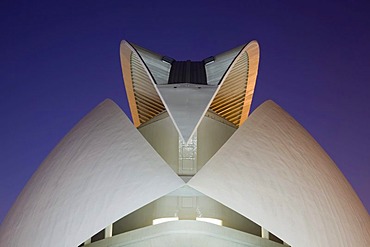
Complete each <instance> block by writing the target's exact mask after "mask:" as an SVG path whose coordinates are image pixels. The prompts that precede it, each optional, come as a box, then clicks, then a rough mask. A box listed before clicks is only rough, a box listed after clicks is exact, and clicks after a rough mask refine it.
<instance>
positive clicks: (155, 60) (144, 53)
mask: <svg viewBox="0 0 370 247" xmlns="http://www.w3.org/2000/svg"><path fill="white" fill-rule="evenodd" d="M130 44H131V45H132V47H134V48H135V50H136V51H137V53H138V54H139V55H140V57H141V58H142V59H143V61H144V63H145V65H146V66H147V67H148V70H149V73H150V74H151V75H152V76H153V79H154V82H155V84H157V85H162V84H167V83H168V79H169V76H170V70H171V63H169V62H166V61H165V60H163V56H161V55H159V54H157V53H154V52H152V51H149V50H147V49H145V48H143V47H140V46H138V45H135V44H132V43H130Z"/></svg>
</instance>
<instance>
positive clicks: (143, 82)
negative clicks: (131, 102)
mask: <svg viewBox="0 0 370 247" xmlns="http://www.w3.org/2000/svg"><path fill="white" fill-rule="evenodd" d="M130 59H131V76H132V86H133V89H134V95H135V101H136V106H137V111H138V115H139V120H140V124H143V123H145V122H147V121H149V120H150V119H152V118H154V117H155V116H157V115H158V114H160V113H161V112H163V111H165V107H164V105H163V103H162V101H161V99H160V97H159V96H158V93H157V91H156V90H155V88H154V86H153V84H152V82H151V81H150V78H149V75H148V73H147V72H146V71H145V69H144V67H143V65H142V63H141V61H140V58H139V56H138V55H137V54H136V53H134V52H133V53H132V54H131V58H130Z"/></svg>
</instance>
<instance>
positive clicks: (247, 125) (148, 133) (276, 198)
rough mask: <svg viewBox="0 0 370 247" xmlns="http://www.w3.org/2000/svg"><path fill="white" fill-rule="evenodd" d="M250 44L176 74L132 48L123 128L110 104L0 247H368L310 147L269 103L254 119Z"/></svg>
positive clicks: (86, 127) (22, 201)
mask: <svg viewBox="0 0 370 247" xmlns="http://www.w3.org/2000/svg"><path fill="white" fill-rule="evenodd" d="M259 54H260V53H259V45H258V43H257V42H256V41H252V42H250V43H248V44H246V45H242V46H239V47H236V48H234V49H232V50H229V51H227V52H224V53H220V54H218V55H214V56H211V57H208V58H205V59H204V60H202V61H190V60H188V61H177V60H175V59H173V58H171V57H167V56H163V55H159V54H157V53H154V52H152V51H149V50H147V49H144V48H142V47H140V46H137V45H135V44H132V43H129V42H127V41H122V43H121V47H120V56H121V64H122V71H123V77H124V85H125V88H126V93H127V98H128V102H129V106H130V110H131V117H132V122H131V121H130V120H129V118H128V117H127V116H126V115H125V114H124V113H123V111H122V110H121V109H120V108H119V107H118V106H117V105H116V104H115V103H114V102H112V101H111V100H109V99H108V100H105V101H104V102H102V103H100V104H99V105H98V106H97V107H96V108H95V109H93V110H92V111H91V112H90V113H88V114H87V115H86V116H85V117H84V118H83V119H82V120H81V121H80V122H79V123H78V124H77V125H76V126H75V127H74V128H73V129H72V130H71V131H70V132H69V133H68V134H67V135H66V136H65V137H64V138H63V139H62V140H61V141H60V143H59V144H58V145H57V146H56V147H55V148H54V150H53V151H52V152H51V153H50V154H49V155H48V156H47V158H46V159H45V160H44V162H43V163H42V164H41V166H40V167H39V168H38V170H37V171H36V172H35V173H34V175H33V176H32V178H31V179H30V180H29V182H28V183H27V185H26V186H25V187H24V189H23V191H22V192H21V194H20V195H19V196H18V198H17V200H16V202H15V203H14V205H13V207H12V208H11V209H10V211H9V213H8V215H7V216H6V218H5V219H4V221H3V223H2V225H1V227H0V246H1V247H78V246H89V247H121V246H122V247H123V246H130V247H142V246H152V247H157V246H180V247H182V246H202V247H203V246H230V247H239V246H240V247H242V246H248V247H252V246H253V247H279V246H293V247H328V246H334V247H340V246H343V247H349V246H354V247H369V246H370V217H369V214H368V212H367V210H366V209H365V207H364V206H363V205H362V203H361V201H360V200H359V198H358V196H357V195H356V193H355V192H354V190H353V189H352V187H351V185H350V184H349V182H348V181H347V180H346V178H345V177H344V176H343V174H342V173H341V172H340V170H339V169H338V168H337V166H336V165H335V164H334V162H333V161H332V160H331V159H330V157H329V156H328V155H327V154H326V153H325V151H324V150H323V149H322V148H321V147H320V145H319V144H318V143H317V142H316V141H315V140H314V138H313V137H312V136H311V135H310V134H309V133H308V132H307V131H306V130H305V129H304V128H303V127H302V126H301V125H300V124H299V123H298V122H296V121H295V120H294V119H293V118H292V117H291V116H290V115H289V114H288V113H287V112H285V111H284V110H283V109H282V108H280V107H279V106H278V105H277V104H275V103H274V102H272V101H267V102H265V103H263V104H262V105H260V106H259V107H258V108H257V109H256V110H255V111H254V112H253V113H252V114H250V112H249V111H250V106H251V103H252V98H253V93H254V88H255V83H256V79H257V72H258V64H259Z"/></svg>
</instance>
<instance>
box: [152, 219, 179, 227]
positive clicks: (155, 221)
mask: <svg viewBox="0 0 370 247" xmlns="http://www.w3.org/2000/svg"><path fill="white" fill-rule="evenodd" d="M175 220H179V217H166V218H158V219H154V220H153V225H157V224H160V223H164V222H168V221H175Z"/></svg>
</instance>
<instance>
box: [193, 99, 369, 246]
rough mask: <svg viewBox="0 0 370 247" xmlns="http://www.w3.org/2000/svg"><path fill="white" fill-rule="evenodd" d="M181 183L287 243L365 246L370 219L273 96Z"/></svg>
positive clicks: (329, 162)
mask: <svg viewBox="0 0 370 247" xmlns="http://www.w3.org/2000/svg"><path fill="white" fill-rule="evenodd" d="M188 185H189V186H191V187H193V188H194V189H196V190H198V191H200V192H201V193H204V194H205V195H207V196H209V197H211V198H213V199H215V200H216V201H218V202H220V203H222V204H224V205H225V206H227V207H229V208H231V209H233V210H235V211H236V212H238V213H240V214H242V215H244V216H245V217H247V218H249V219H251V220H252V221H254V222H256V223H257V224H259V225H261V226H262V227H263V228H265V229H267V230H268V231H270V232H272V233H274V234H275V235H276V236H279V237H280V238H281V239H283V240H284V241H285V242H287V243H289V244H290V245H291V246H302V247H305V246H307V247H311V246H317V247H327V246H343V247H346V246H356V247H366V246H370V219H369V215H368V213H367V211H366V209H365V208H364V206H363V205H362V203H361V201H360V200H359V198H358V197H357V195H356V193H355V192H354V191H353V189H352V187H351V186H350V184H349V183H348V181H347V180H346V179H345V177H344V176H343V175H342V173H341V172H340V170H339V169H338V168H337V167H336V165H335V164H334V162H333V161H332V160H331V159H330V157H329V156H328V155H327V154H326V153H325V151H324V150H323V149H322V148H321V147H320V145H319V144H318V143H317V142H316V141H315V140H314V139H313V138H312V137H311V136H310V134H309V133H308V132H307V131H306V130H305V129H304V128H303V127H302V126H301V125H299V123H297V122H296V121H295V120H294V119H293V118H292V117H291V116H289V115H288V114H287V113H286V112H285V111H284V110H282V109H281V108H280V107H279V106H277V105H276V104H275V103H273V102H272V101H268V102H266V103H264V104H263V105H261V106H260V107H259V108H257V109H256V110H255V111H254V112H253V114H252V115H251V116H250V117H249V118H248V120H247V121H246V123H245V124H244V125H242V126H241V127H240V128H239V129H238V130H237V131H236V132H235V133H234V135H233V136H232V137H231V138H230V139H229V140H228V141H227V142H226V143H225V145H224V146H223V147H222V148H221V149H220V150H219V151H218V152H217V153H216V154H215V155H214V156H213V157H212V158H211V159H210V160H209V162H208V163H207V164H206V165H205V166H204V167H203V168H202V170H200V171H199V172H198V173H197V174H196V175H195V176H194V177H193V178H192V179H191V180H190V181H189V182H188Z"/></svg>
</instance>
